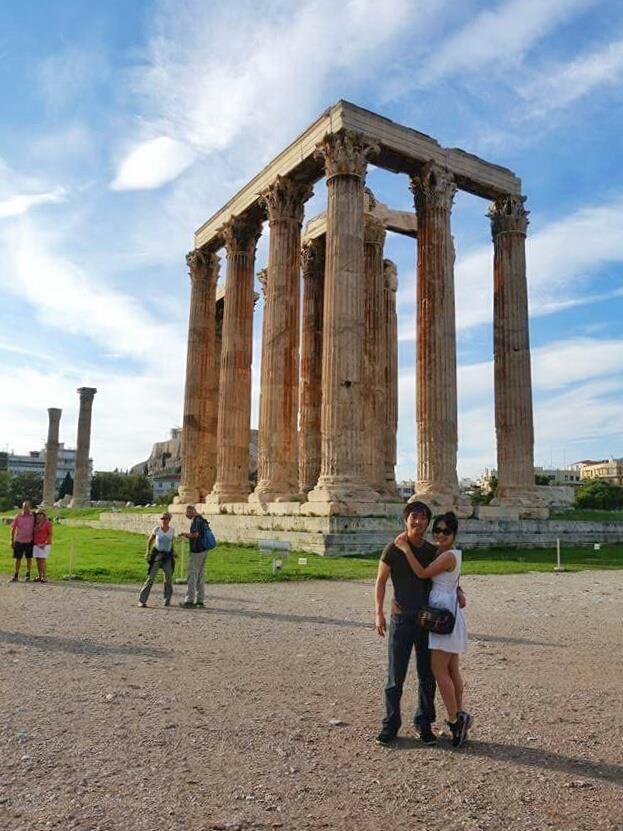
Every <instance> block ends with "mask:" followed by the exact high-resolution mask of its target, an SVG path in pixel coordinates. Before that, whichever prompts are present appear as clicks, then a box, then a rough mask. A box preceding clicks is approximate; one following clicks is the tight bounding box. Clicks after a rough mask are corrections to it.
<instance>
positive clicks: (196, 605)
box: [195, 603, 205, 609]
mask: <svg viewBox="0 0 623 831" xmlns="http://www.w3.org/2000/svg"><path fill="white" fill-rule="evenodd" d="M195 609H205V604H204V603H195Z"/></svg>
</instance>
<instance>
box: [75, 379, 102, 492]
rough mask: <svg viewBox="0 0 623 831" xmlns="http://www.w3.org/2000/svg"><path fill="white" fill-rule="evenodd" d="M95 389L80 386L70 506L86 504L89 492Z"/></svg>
mask: <svg viewBox="0 0 623 831" xmlns="http://www.w3.org/2000/svg"><path fill="white" fill-rule="evenodd" d="M96 392H97V390H96V389H95V388H94V387H80V388H79V389H78V394H79V396H80V410H79V412H78V437H77V439H76V473H75V476H74V492H73V496H72V498H71V502H70V503H69V504H70V507H72V508H80V507H82V506H84V505H88V504H89V501H90V494H89V446H90V444H91V413H92V410H93V398H94V397H95V393H96Z"/></svg>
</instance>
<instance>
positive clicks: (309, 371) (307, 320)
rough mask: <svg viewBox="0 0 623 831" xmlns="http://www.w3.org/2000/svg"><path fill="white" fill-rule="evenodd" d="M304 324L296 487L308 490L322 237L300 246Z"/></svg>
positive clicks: (315, 421)
mask: <svg viewBox="0 0 623 831" xmlns="http://www.w3.org/2000/svg"><path fill="white" fill-rule="evenodd" d="M301 260H302V270H303V315H302V317H303V325H302V333H301V370H300V387H299V390H300V411H299V431H300V432H299V488H300V491H301V493H303V494H306V493H309V491H311V490H312V489H313V488H314V487H315V486H316V482H317V481H318V477H319V476H320V462H321V439H320V430H321V408H322V314H323V299H324V268H325V237H324V235H323V236H321V237H316V238H315V239H312V240H309V241H308V242H306V243H305V245H304V246H303V249H302V252H301Z"/></svg>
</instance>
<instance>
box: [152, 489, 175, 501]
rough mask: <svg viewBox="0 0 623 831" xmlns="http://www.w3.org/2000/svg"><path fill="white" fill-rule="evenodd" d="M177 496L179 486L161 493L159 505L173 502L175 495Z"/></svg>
mask: <svg viewBox="0 0 623 831" xmlns="http://www.w3.org/2000/svg"><path fill="white" fill-rule="evenodd" d="M175 496H177V488H171V489H170V490H168V491H167V492H166V493H163V494H160V496H159V497H158V499H157V504H158V505H170V504H171V503H172V502H173V497H175Z"/></svg>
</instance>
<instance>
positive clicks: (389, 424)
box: [382, 260, 399, 498]
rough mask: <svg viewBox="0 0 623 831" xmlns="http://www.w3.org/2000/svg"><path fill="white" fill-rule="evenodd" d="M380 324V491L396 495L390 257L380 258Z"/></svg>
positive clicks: (393, 306) (395, 384)
mask: <svg viewBox="0 0 623 831" xmlns="http://www.w3.org/2000/svg"><path fill="white" fill-rule="evenodd" d="M383 278H384V295H383V325H384V328H385V344H386V349H385V360H384V362H383V369H384V382H385V390H384V405H385V406H384V418H385V421H384V429H383V433H384V436H385V441H384V457H383V462H384V481H383V488H382V493H383V495H384V496H388V497H391V498H395V497H398V496H399V492H398V486H397V484H396V433H397V431H398V316H397V314H396V292H397V291H398V272H397V270H396V264H395V263H393V262H392V261H391V260H383Z"/></svg>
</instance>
